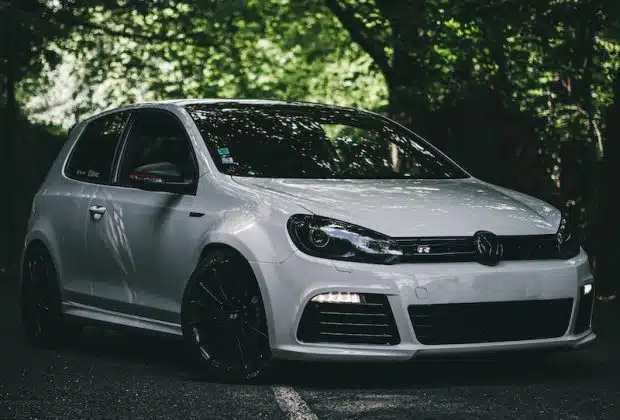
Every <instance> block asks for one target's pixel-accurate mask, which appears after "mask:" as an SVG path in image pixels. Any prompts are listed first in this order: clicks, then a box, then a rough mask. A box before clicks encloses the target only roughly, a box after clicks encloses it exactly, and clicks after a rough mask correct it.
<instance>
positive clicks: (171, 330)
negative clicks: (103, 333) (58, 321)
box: [62, 301, 183, 336]
mask: <svg viewBox="0 0 620 420" xmlns="http://www.w3.org/2000/svg"><path fill="white" fill-rule="evenodd" d="M62 310H63V312H64V313H65V314H67V315H69V316H74V317H77V318H84V319H91V320H95V321H98V322H104V323H108V324H114V325H122V326H125V327H131V328H138V329H142V330H149V331H156V332H160V333H164V334H170V335H175V336H182V335H183V333H182V331H181V324H177V323H174V322H166V321H159V320H156V319H151V318H145V317H141V316H137V315H129V314H125V313H121V312H114V311H110V310H107V309H101V308H97V307H94V306H88V305H83V304H81V303H76V302H70V301H69V302H63V303H62Z"/></svg>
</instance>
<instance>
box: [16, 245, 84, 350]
mask: <svg viewBox="0 0 620 420" xmlns="http://www.w3.org/2000/svg"><path fill="white" fill-rule="evenodd" d="M20 304H21V315H22V324H23V328H24V333H25V336H26V338H27V339H28V341H30V342H31V343H32V344H34V345H38V346H49V345H54V344H57V343H58V342H59V340H60V339H61V338H64V337H65V336H66V334H67V333H68V332H69V330H72V328H69V326H67V325H66V324H65V323H64V322H63V317H62V311H61V293H60V285H59V282H58V274H57V272H56V267H55V266H54V261H53V260H52V257H51V255H50V254H49V252H48V251H47V249H46V248H45V247H44V246H43V245H39V244H34V245H31V246H30V247H29V248H28V249H27V250H26V253H25V255H24V265H23V269H22V281H21V296H20Z"/></svg>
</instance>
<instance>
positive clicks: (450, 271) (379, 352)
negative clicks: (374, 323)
mask: <svg viewBox="0 0 620 420" xmlns="http://www.w3.org/2000/svg"><path fill="white" fill-rule="evenodd" d="M251 265H252V268H253V269H254V272H255V274H256V276H257V279H258V280H259V283H260V285H261V290H262V294H263V297H264V301H265V306H266V313H267V320H268V324H269V336H270V342H271V347H272V351H273V354H274V356H275V357H277V358H281V359H294V360H334V361H335V360H343V361H344V360H347V361H354V360H368V361H370V360H386V361H387V360H408V359H411V358H413V357H416V356H425V355H449V354H461V353H472V352H495V351H504V350H512V351H514V350H520V349H523V350H526V349H554V348H557V349H562V348H574V347H578V346H580V345H583V344H586V343H588V342H590V341H592V340H593V339H594V338H595V337H596V336H595V334H594V332H593V331H592V330H591V327H590V317H591V311H588V319H587V327H586V328H585V329H584V328H582V331H580V332H579V333H577V334H576V333H575V332H574V331H575V324H576V321H577V318H578V312H579V304H580V300H581V295H582V293H583V286H584V285H587V284H593V277H592V274H591V273H590V267H589V263H588V258H587V255H586V254H585V253H584V252H581V253H580V255H578V256H577V257H575V258H573V259H570V260H562V261H560V260H557V261H556V260H554V261H509V262H508V261H507V262H502V263H500V264H499V265H497V266H494V267H488V266H483V265H480V264H478V263H436V264H400V265H392V266H379V265H369V264H359V263H347V262H337V261H330V260H324V259H319V258H314V257H310V256H307V255H305V254H302V253H300V252H296V253H294V254H293V255H292V256H291V257H290V258H288V259H287V260H286V261H284V262H282V263H278V264H274V263H259V262H252V263H251ZM327 292H341V293H342V292H350V293H358V294H374V295H384V296H386V297H387V302H389V308H390V309H391V312H392V314H393V322H394V323H395V326H396V328H397V330H398V336H399V341H398V343H397V344H394V345H387V344H343V343H309V342H303V341H300V340H299V339H298V334H297V332H298V327H299V324H300V320H301V318H302V314H303V312H304V308H305V307H306V305H307V304H308V303H309V302H310V301H311V299H312V298H313V297H314V296H316V295H319V294H322V293H327ZM591 293H592V294H593V293H594V290H592V291H591ZM568 298H570V299H573V301H572V302H573V303H572V309H571V310H569V312H568V313H567V316H566V325H567V327H566V331H565V333H564V334H563V335H557V334H556V336H555V337H554V338H539V339H520V340H518V341H494V342H474V343H471V342H465V343H458V342H457V343H450V344H434V345H429V344H422V343H421V342H420V340H419V339H418V338H417V336H416V329H415V328H414V325H413V323H412V319H411V318H410V314H409V312H408V307H409V306H410V305H439V304H460V303H491V302H495V303H498V302H515V301H526V302H532V301H547V300H556V299H568ZM516 315H517V316H518V314H516ZM493 316H494V314H493V313H488V317H489V318H490V319H492V318H493ZM541 321H542V320H541ZM526 329H527V326H526ZM465 334H466V333H465Z"/></svg>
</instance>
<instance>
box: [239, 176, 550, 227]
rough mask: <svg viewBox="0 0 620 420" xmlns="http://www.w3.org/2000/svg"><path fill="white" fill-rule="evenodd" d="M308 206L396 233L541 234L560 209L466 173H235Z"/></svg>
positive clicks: (253, 185) (250, 184)
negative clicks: (328, 176)
mask: <svg viewBox="0 0 620 420" xmlns="http://www.w3.org/2000/svg"><path fill="white" fill-rule="evenodd" d="M233 180H234V181H235V182H237V183H239V184H242V185H244V186H246V187H250V188H252V189H253V190H255V191H256V192H260V193H261V194H263V195H264V194H267V195H270V196H272V198H276V197H280V198H281V199H283V200H286V202H287V203H291V202H292V203H295V204H297V205H298V206H300V207H303V208H304V209H306V210H307V211H308V212H310V213H313V214H316V215H320V216H325V217H330V218H333V219H338V220H342V221H346V222H349V223H354V224H356V225H360V226H363V227H366V228H368V229H372V230H375V231H377V232H381V233H383V234H386V235H389V236H392V237H412V236H471V235H473V234H474V233H475V232H476V231H478V230H488V231H491V232H493V233H495V234H497V235H539V234H552V233H555V232H556V231H557V227H558V225H559V222H560V217H561V215H560V212H559V211H558V210H557V209H555V208H554V207H552V206H550V205H548V204H546V203H545V202H543V201H541V200H538V199H535V198H533V197H530V196H527V195H525V194H521V193H518V192H515V191H511V190H507V189H504V188H500V187H497V186H494V185H491V184H488V183H486V182H483V181H480V180H477V179H474V178H468V179H455V180H402V179H399V180H316V179H313V180H305V179H264V178H248V177H233Z"/></svg>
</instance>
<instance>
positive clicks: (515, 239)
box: [395, 235, 562, 263]
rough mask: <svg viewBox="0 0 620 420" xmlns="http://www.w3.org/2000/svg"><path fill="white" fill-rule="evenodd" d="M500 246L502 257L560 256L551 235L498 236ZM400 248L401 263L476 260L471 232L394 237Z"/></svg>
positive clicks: (527, 258)
mask: <svg viewBox="0 0 620 420" xmlns="http://www.w3.org/2000/svg"><path fill="white" fill-rule="evenodd" d="M498 239H499V241H500V242H501V244H502V246H503V248H504V254H503V257H502V260H504V261H525V260H552V259H561V258H562V256H561V255H560V253H559V251H558V247H557V243H556V238H555V235H516V236H498ZM395 240H396V242H397V243H398V244H399V245H400V247H401V249H402V250H403V254H404V257H403V258H402V260H401V262H404V263H431V262H473V261H476V259H477V258H476V252H475V248H474V239H473V237H471V236H456V237H427V238H396V239H395Z"/></svg>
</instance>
